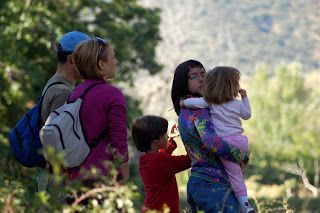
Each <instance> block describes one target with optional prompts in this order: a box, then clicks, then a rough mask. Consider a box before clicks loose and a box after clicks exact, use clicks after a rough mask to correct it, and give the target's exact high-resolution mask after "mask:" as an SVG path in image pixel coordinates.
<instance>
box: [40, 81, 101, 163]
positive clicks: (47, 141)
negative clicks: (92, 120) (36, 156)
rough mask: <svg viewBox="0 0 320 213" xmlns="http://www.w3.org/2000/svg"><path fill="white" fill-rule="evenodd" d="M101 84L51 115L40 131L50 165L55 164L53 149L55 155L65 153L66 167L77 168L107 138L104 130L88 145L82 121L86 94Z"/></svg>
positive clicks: (64, 161) (44, 153) (45, 154)
mask: <svg viewBox="0 0 320 213" xmlns="http://www.w3.org/2000/svg"><path fill="white" fill-rule="evenodd" d="M99 84H102V83H96V84H92V85H90V86H89V87H88V88H87V89H86V90H85V91H84V92H83V93H82V94H81V96H80V97H79V98H78V99H77V100H76V101H74V102H67V103H65V104H64V105H62V106H61V107H60V108H58V109H57V110H55V111H53V112H51V113H50V115H49V117H48V119H47V120H46V122H45V125H44V126H43V127H42V129H41V130H40V140H41V143H42V147H43V155H44V157H45V159H46V160H47V161H48V162H49V163H51V164H52V163H54V160H53V159H50V154H49V149H50V148H51V149H52V148H53V150H54V154H55V155H56V154H57V155H59V154H60V153H63V162H62V163H63V165H64V166H65V167H67V168H73V167H77V166H79V165H81V164H82V163H83V162H84V161H85V159H86V158H87V156H88V155H89V153H90V151H91V149H93V148H95V147H96V146H97V145H98V144H99V142H100V141H101V140H102V139H103V138H105V137H106V136H107V130H104V131H103V132H102V133H101V134H100V135H99V136H98V137H97V138H96V139H94V140H93V141H92V142H91V143H87V141H86V139H85V137H84V134H83V131H82V125H81V120H80V109H81V104H82V102H83V100H84V98H85V96H86V94H87V93H88V92H89V91H90V90H91V89H92V88H93V87H95V86H97V85H99Z"/></svg>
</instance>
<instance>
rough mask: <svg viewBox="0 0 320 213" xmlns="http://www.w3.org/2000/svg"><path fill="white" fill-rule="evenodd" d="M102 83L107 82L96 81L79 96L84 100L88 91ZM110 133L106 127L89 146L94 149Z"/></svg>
mask: <svg viewBox="0 0 320 213" xmlns="http://www.w3.org/2000/svg"><path fill="white" fill-rule="evenodd" d="M100 84H105V83H102V82H100V83H94V84H92V85H90V86H89V87H87V88H86V89H85V91H84V92H83V93H82V94H81V95H80V97H79V98H81V99H82V100H84V98H85V96H86V95H87V93H88V92H89V91H90V90H91V89H92V88H93V87H95V86H98V85H100ZM108 133H109V130H108V128H106V129H104V130H103V131H102V133H101V134H100V135H99V136H98V137H96V138H94V139H93V141H92V143H90V144H88V145H89V147H90V149H93V148H95V147H96V146H98V144H99V143H100V141H101V140H103V139H104V138H105V137H107V135H108Z"/></svg>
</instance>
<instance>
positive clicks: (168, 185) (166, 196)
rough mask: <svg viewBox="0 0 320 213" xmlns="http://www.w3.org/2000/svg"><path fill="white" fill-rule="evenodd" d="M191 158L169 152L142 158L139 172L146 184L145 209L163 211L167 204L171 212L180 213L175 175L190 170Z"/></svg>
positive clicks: (146, 155) (155, 153)
mask: <svg viewBox="0 0 320 213" xmlns="http://www.w3.org/2000/svg"><path fill="white" fill-rule="evenodd" d="M190 166H191V161H190V158H189V157H188V156H187V155H185V156H172V155H170V154H169V153H167V152H153V153H148V154H145V155H143V156H141V157H140V159H139V170H140V175H141V178H142V181H143V184H144V190H145V199H144V207H143V208H142V212H144V211H145V209H146V208H147V209H156V210H160V211H161V210H163V207H164V205H165V204H166V205H167V206H168V207H169V208H170V212H173V213H175V212H180V210H179V209H180V207H179V194H178V186H177V181H176V177H175V174H176V173H179V172H181V171H183V170H186V169H188V168H190Z"/></svg>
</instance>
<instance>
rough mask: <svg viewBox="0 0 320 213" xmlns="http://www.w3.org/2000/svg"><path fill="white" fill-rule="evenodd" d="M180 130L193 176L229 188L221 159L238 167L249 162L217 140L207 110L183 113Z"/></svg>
mask: <svg viewBox="0 0 320 213" xmlns="http://www.w3.org/2000/svg"><path fill="white" fill-rule="evenodd" d="M178 129H179V132H180V136H181V139H182V141H183V143H184V145H185V148H186V151H187V152H188V155H189V157H190V158H191V161H192V163H191V165H192V168H191V176H195V177H199V178H203V179H206V180H208V181H212V182H215V183H223V184H230V182H229V180H228V178H227V173H226V171H225V170H224V167H223V165H222V163H221V161H220V159H219V157H223V158H225V159H227V160H229V161H232V162H236V163H238V164H240V162H241V161H245V162H247V161H248V155H247V153H245V152H242V151H240V150H239V149H237V148H235V147H233V146H232V145H229V144H228V143H227V142H225V141H224V140H222V139H221V138H219V137H218V136H217V134H216V133H215V130H214V127H213V124H212V122H211V119H210V114H209V110H208V109H207V108H205V109H186V108H183V109H181V111H180V114H179V123H178Z"/></svg>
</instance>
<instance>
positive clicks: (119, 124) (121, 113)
mask: <svg viewBox="0 0 320 213" xmlns="http://www.w3.org/2000/svg"><path fill="white" fill-rule="evenodd" d="M112 92H113V94H112V95H113V97H112V100H111V101H110V102H109V105H108V107H106V108H107V111H106V113H107V116H108V122H109V126H110V128H109V138H108V139H109V140H108V142H109V146H110V149H111V150H112V155H113V159H114V161H116V162H115V164H114V165H116V166H117V169H118V171H119V172H120V174H119V177H120V178H121V180H119V181H120V182H124V181H127V180H128V179H129V166H128V165H129V164H128V161H129V156H128V138H127V117H126V102H125V98H124V96H123V94H122V93H121V91H120V90H118V89H115V90H114V91H112Z"/></svg>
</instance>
